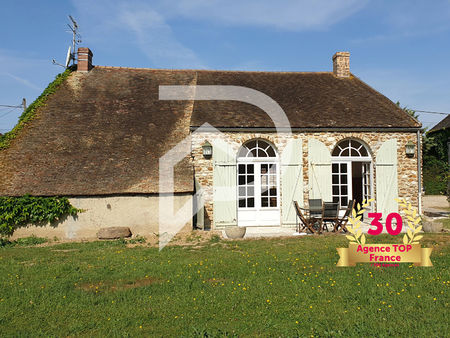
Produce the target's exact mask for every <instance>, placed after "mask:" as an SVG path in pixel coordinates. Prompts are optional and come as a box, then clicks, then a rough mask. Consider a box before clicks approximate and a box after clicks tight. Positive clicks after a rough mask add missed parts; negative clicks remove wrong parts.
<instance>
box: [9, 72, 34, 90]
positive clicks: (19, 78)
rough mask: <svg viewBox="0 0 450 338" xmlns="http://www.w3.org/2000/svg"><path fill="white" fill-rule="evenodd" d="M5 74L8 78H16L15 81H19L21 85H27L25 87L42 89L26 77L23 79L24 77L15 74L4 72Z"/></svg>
mask: <svg viewBox="0 0 450 338" xmlns="http://www.w3.org/2000/svg"><path fill="white" fill-rule="evenodd" d="M5 74H6V75H8V76H9V77H10V78H12V79H14V80H16V81H17V82H19V83H21V84H23V85H25V86H27V87H29V88H31V89H34V90H36V91H41V90H42V88H41V87H38V86H36V85H35V84H33V83H31V82H30V81H29V80H27V79H24V78H22V77H20V76H16V75H14V74H11V73H5Z"/></svg>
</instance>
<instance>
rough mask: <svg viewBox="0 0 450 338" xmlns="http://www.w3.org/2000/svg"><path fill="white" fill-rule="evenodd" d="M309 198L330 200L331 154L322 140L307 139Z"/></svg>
mask: <svg viewBox="0 0 450 338" xmlns="http://www.w3.org/2000/svg"><path fill="white" fill-rule="evenodd" d="M308 162H309V165H308V179H309V198H320V199H322V201H325V202H331V201H332V197H331V154H330V151H329V150H328V148H327V147H326V146H325V144H323V143H322V142H320V141H318V140H316V139H314V138H309V139H308Z"/></svg>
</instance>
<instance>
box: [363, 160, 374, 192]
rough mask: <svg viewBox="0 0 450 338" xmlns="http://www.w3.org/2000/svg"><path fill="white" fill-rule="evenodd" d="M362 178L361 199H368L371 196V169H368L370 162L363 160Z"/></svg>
mask: <svg viewBox="0 0 450 338" xmlns="http://www.w3.org/2000/svg"><path fill="white" fill-rule="evenodd" d="M362 171H363V172H362V178H363V200H366V201H367V200H368V199H370V198H371V196H372V189H371V184H370V182H371V181H372V180H371V178H370V176H371V171H370V162H363V164H362Z"/></svg>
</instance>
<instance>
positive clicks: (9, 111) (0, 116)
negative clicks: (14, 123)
mask: <svg viewBox="0 0 450 338" xmlns="http://www.w3.org/2000/svg"><path fill="white" fill-rule="evenodd" d="M14 109H17V108H12V109H10V110H8V111H7V112H6V113H4V114H3V115H0V119H1V118H2V117H4V116H6V115H8V114H9V113H11V112H12V111H13V110H14Z"/></svg>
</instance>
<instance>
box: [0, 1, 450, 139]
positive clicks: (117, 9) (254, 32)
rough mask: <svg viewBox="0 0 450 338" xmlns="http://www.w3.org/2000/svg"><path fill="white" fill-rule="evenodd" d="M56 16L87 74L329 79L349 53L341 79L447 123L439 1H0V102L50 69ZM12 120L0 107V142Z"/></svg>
mask: <svg viewBox="0 0 450 338" xmlns="http://www.w3.org/2000/svg"><path fill="white" fill-rule="evenodd" d="M68 14H71V15H72V16H73V17H74V18H75V19H76V20H77V21H78V23H79V26H80V33H81V35H82V40H83V42H82V43H81V44H80V46H84V47H89V48H91V50H92V51H93V53H94V58H93V63H94V64H97V65H109V66H127V67H149V68H207V69H231V70H266V71H272V70H273V71H276V70H282V71H329V70H331V69H332V62H331V57H332V55H333V54H334V52H336V51H350V53H351V57H350V68H351V72H352V73H353V74H355V75H356V76H358V77H359V78H361V79H362V80H363V81H365V82H366V83H368V84H369V85H371V86H372V87H374V88H375V89H377V90H379V91H380V92H381V93H383V94H384V95H386V96H387V97H389V98H390V99H391V100H393V101H394V102H396V101H400V102H401V104H402V106H408V107H409V108H415V109H420V110H429V111H441V112H447V113H450V0H445V1H444V0H441V1H439V0H436V1H414V0H409V1H401V0H399V1H381V0H380V1H365V0H315V1H302V0H297V1H294V0H285V1H282V0H279V1H268V0H239V1H233V0H228V1H223V0H178V1H175V0H164V1H163V0H161V1H158V0H154V1H139V0H136V1H133V0H131V1H124V0H117V1H103V0H99V1H93V0H90V1H88V0H77V1H50V0H41V1H20V0H16V1H2V3H1V11H0V32H1V33H2V37H1V44H0V104H7V105H16V104H20V102H21V100H22V97H25V98H26V99H27V101H28V102H29V103H30V102H32V101H33V100H34V99H35V98H36V97H37V96H38V95H39V94H40V93H41V92H42V90H43V89H44V88H45V87H46V85H47V84H48V83H49V82H50V81H52V80H53V78H54V76H55V75H56V74H57V73H59V72H61V71H62V68H61V67H58V66H55V65H52V63H51V60H52V59H53V58H55V59H56V60H58V61H59V62H61V63H62V62H64V59H65V56H66V51H67V47H68V45H69V43H70V40H71V35H70V34H69V33H68V32H67V26H66V24H67V23H68V18H67V15H68ZM20 113H21V111H20V109H8V108H2V107H0V132H5V131H8V130H9V129H11V128H12V127H13V126H14V125H15V123H16V122H17V118H18V116H19V115H20ZM444 117H445V116H443V115H432V114H421V116H420V120H421V122H422V123H423V125H424V126H425V127H430V126H433V125H434V124H436V123H437V122H438V121H439V120H441V119H442V118H444Z"/></svg>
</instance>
